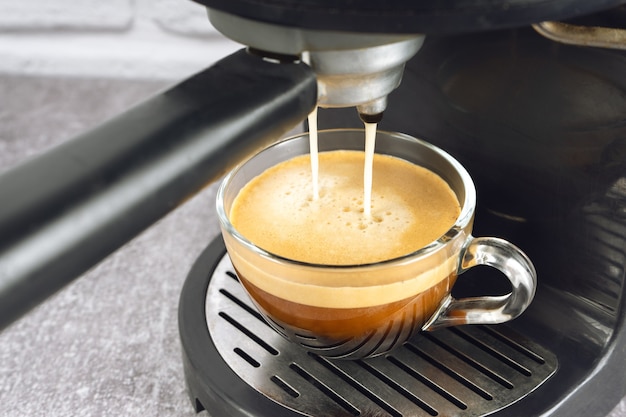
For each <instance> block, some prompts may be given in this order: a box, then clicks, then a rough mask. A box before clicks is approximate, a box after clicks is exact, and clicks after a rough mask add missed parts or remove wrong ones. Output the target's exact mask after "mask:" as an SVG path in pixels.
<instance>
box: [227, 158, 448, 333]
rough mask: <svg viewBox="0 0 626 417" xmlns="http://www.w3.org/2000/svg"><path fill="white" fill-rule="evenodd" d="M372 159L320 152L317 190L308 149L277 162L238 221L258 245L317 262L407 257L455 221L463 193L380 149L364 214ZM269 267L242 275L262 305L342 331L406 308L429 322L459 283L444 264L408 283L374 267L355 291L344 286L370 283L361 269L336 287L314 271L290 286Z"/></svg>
mask: <svg viewBox="0 0 626 417" xmlns="http://www.w3.org/2000/svg"><path fill="white" fill-rule="evenodd" d="M364 160H365V155H364V152H359V151H342V150H338V151H331V152H322V153H320V154H319V197H318V198H314V197H313V195H312V192H311V182H312V180H311V168H310V166H311V165H310V157H309V155H302V156H298V157H295V158H293V159H290V160H288V161H285V162H282V163H280V164H278V165H275V166H273V167H271V168H269V169H267V170H266V171H264V172H263V173H262V174H260V175H259V176H257V177H256V178H254V179H253V180H251V181H250V182H249V183H248V184H246V186H245V187H244V188H243V189H242V190H241V191H240V192H239V194H238V196H237V197H236V199H235V201H234V202H233V205H232V208H231V212H230V220H231V222H232V224H233V226H234V227H235V228H236V229H237V230H238V231H239V232H240V233H241V234H243V235H244V236H246V238H248V239H249V240H250V241H251V242H252V243H253V244H255V245H256V246H258V247H260V248H262V249H264V250H266V251H268V252H270V253H272V254H275V255H278V256H280V257H283V258H287V259H290V260H294V261H300V262H306V263H311V264H319V265H360V264H372V263H376V262H380V261H385V260H388V259H393V258H398V257H402V256H404V255H408V254H410V253H412V252H415V251H416V250H418V249H420V248H422V247H423V246H425V245H427V244H429V243H431V242H433V241H435V240H436V239H438V238H439V237H440V236H442V235H443V234H444V233H445V232H446V231H447V230H448V229H449V228H450V227H451V226H452V225H453V224H454V222H455V220H456V219H457V217H458V215H459V213H460V206H459V202H458V199H457V198H456V196H455V194H454V192H453V191H452V190H451V189H450V186H449V185H448V184H447V183H446V182H445V181H444V180H443V179H441V177H439V176H438V175H437V174H435V173H433V172H432V171H430V170H428V169H426V168H423V167H420V166H417V165H415V164H412V163H410V162H407V161H405V160H402V159H399V158H396V157H393V156H388V155H380V154H376V155H375V156H374V167H373V172H374V180H373V184H372V203H371V214H370V215H369V216H368V215H366V214H365V210H364V207H363V166H364ZM264 272H265V274H262V275H261V274H258V275H257V274H245V273H242V272H240V274H239V276H240V278H241V280H242V283H243V284H244V286H245V287H246V289H247V290H248V292H249V293H251V294H252V297H253V298H254V299H255V300H256V301H257V303H258V304H259V305H260V307H261V308H262V309H263V310H265V311H267V312H268V313H270V315H271V316H272V317H273V318H274V320H275V321H277V322H278V323H279V324H281V325H282V326H285V327H288V326H292V327H293V328H296V329H315V332H316V333H318V334H319V335H321V336H324V337H328V338H337V339H347V338H354V337H358V336H360V335H364V334H367V333H369V332H374V331H376V330H377V329H379V328H381V327H384V326H385V325H386V324H387V323H388V322H390V321H391V322H393V321H394V320H396V319H401V317H400V316H405V317H404V319H405V320H410V321H422V320H423V319H424V318H428V317H429V316H430V315H431V314H432V313H433V312H434V310H435V309H436V308H437V306H438V304H439V302H440V300H441V298H442V294H444V293H445V292H446V291H448V290H449V288H450V286H451V274H450V271H443V273H441V272H440V271H437V273H431V274H429V275H430V276H420V277H419V278H417V277H413V278H411V279H412V280H413V281H415V282H414V283H413V285H409V284H407V285H404V286H402V289H401V290H400V288H399V287H398V286H396V285H394V284H391V285H385V279H386V277H385V276H384V275H385V274H386V272H385V271H384V270H381V271H380V272H379V274H381V275H383V276H380V277H376V274H373V275H372V276H369V277H368V279H369V280H371V282H370V283H368V286H367V287H366V288H360V291H358V293H354V294H345V286H348V287H350V286H352V287H362V284H363V277H360V276H358V275H355V276H353V277H351V278H350V279H351V280H354V281H355V282H349V281H348V282H340V281H339V280H338V281H337V282H336V284H337V285H340V287H335V286H333V283H332V282H330V283H328V282H324V283H323V284H322V285H321V286H316V284H317V281H318V280H319V279H320V277H318V276H317V274H311V276H309V277H306V276H304V277H302V278H301V285H297V286H296V285H292V286H290V287H289V290H288V291H286V288H285V286H284V283H283V282H282V280H281V279H276V277H275V276H273V275H272V272H271V270H268V271H264ZM324 278H326V277H324ZM324 281H327V280H326V279H324ZM344 281H345V280H344ZM329 284H330V285H329ZM312 292H314V293H315V294H316V295H315V297H311V294H312ZM395 316H398V317H397V318H396V317H395Z"/></svg>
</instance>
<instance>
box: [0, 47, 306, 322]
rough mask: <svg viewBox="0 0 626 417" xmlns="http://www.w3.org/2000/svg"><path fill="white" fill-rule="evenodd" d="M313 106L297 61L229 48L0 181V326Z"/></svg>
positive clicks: (272, 138) (277, 134)
mask: <svg viewBox="0 0 626 417" xmlns="http://www.w3.org/2000/svg"><path fill="white" fill-rule="evenodd" d="M316 102H317V82H316V79H315V76H314V74H313V72H312V71H311V70H310V68H309V67H308V66H306V65H305V64H303V63H301V62H298V61H292V62H282V63H277V62H270V61H268V60H266V59H263V58H261V57H259V56H257V55H253V54H250V53H248V52H247V51H245V50H241V51H239V52H236V53H234V54H232V55H230V56H228V57H226V58H224V59H223V60H221V61H219V62H218V63H216V64H215V65H214V66H212V67H210V68H209V69H207V70H205V71H203V72H201V73H199V74H197V75H195V76H192V77H191V78H189V79H187V80H185V81H183V82H181V83H180V84H178V85H176V86H174V87H173V88H171V89H169V90H167V91H165V92H163V93H160V94H158V95H156V96H155V97H153V98H151V99H149V100H147V101H145V102H144V103H142V104H140V105H138V106H137V107H135V108H133V109H131V110H130V111H128V112H126V113H124V114H122V115H120V116H118V117H116V118H114V119H112V120H110V121H108V122H106V123H104V124H103V125H101V126H99V127H97V128H96V129H94V130H92V131H90V132H87V133H85V134H83V135H81V136H79V137H77V138H75V139H73V140H71V141H69V142H67V143H65V144H63V145H61V146H59V147H57V148H56V149H54V150H52V151H50V152H48V153H46V154H44V155H42V156H40V157H38V158H35V159H33V160H31V161H28V162H26V163H24V164H23V165H21V166H18V167H17V168H15V169H13V170H10V171H8V172H6V173H5V174H3V175H2V176H0V330H1V329H3V328H4V327H6V326H7V325H8V324H9V323H11V322H13V321H14V320H15V319H17V318H18V317H20V316H21V315H23V314H24V313H25V312H26V311H28V310H29V309H30V308H32V307H33V306H35V305H37V304H38V303H40V302H42V301H43V300H44V299H45V298H46V297H47V296H49V295H51V294H52V293H54V292H56V291H57V290H59V289H60V288H62V287H63V286H64V285H65V284H67V283H69V282H70V281H72V280H73V279H75V278H76V277H78V276H80V275H81V274H82V273H83V272H85V271H86V270H88V269H89V268H90V267H92V266H93V265H95V264H96V263H98V262H99V261H101V260H102V259H104V258H105V257H106V256H108V255H109V254H110V253H112V252H113V251H115V250H116V249H117V248H119V247H120V246H122V245H123V244H124V243H126V242H127V241H129V240H130V239H132V238H133V237H134V236H136V235H137V234H138V233H140V232H141V231H143V230H144V229H146V228H147V227H148V226H150V225H151V224H153V223H154V222H156V221H157V220H158V219H160V218H161V217H163V216H164V215H165V214H167V213H168V212H170V211H171V210H172V209H174V208H176V207H177V206H178V205H180V204H181V203H183V202H184V201H185V200H186V199H188V198H189V197H191V196H192V195H194V194H195V193H197V192H198V191H200V190H201V189H202V188H203V187H205V186H206V185H207V184H209V183H211V182H213V181H215V180H216V179H218V178H219V177H220V176H221V175H223V174H224V173H225V172H226V171H228V170H229V169H230V168H231V167H232V166H234V165H235V164H236V163H238V162H239V161H241V160H242V159H244V158H245V157H247V156H248V155H250V154H251V153H253V152H254V151H256V150H258V149H260V148H261V147H263V146H265V145H267V144H268V143H271V142H273V141H275V140H276V139H278V138H279V137H280V136H281V135H282V134H283V133H285V132H286V131H288V130H289V129H291V128H292V127H294V126H295V125H297V123H298V122H299V121H302V120H304V119H305V118H306V116H307V115H308V114H309V113H310V112H311V111H312V110H313V108H314V107H315V105H316Z"/></svg>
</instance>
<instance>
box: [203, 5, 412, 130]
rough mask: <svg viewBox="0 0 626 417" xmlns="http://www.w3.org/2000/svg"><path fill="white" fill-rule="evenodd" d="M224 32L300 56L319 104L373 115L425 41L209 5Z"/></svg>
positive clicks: (255, 45) (246, 42)
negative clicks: (262, 17)
mask: <svg viewBox="0 0 626 417" xmlns="http://www.w3.org/2000/svg"><path fill="white" fill-rule="evenodd" d="M208 14H209V20H210V21H211V24H213V26H214V27H215V28H216V29H217V30H218V31H220V32H221V33H222V34H224V35H225V36H227V37H229V38H231V39H233V40H235V41H237V42H240V43H243V44H244V45H248V46H250V47H252V48H254V49H256V50H260V51H269V52H271V53H279V54H287V55H302V56H303V60H304V61H305V62H307V63H308V64H309V65H310V66H311V68H312V69H313V72H314V73H315V75H316V77H317V87H318V106H320V107H324V108H340V107H356V108H357V111H358V112H359V114H360V115H361V118H367V119H371V118H374V119H376V116H377V115H381V114H382V112H383V111H384V110H385V108H386V107H387V95H388V94H389V93H391V92H392V91H393V90H394V89H395V88H396V87H398V85H399V84H400V81H401V80H402V74H403V72H404V64H405V63H406V62H407V61H408V60H409V59H410V58H411V57H413V55H415V54H416V53H417V51H418V50H419V49H420V47H421V46H422V44H423V42H424V35H421V34H386V33H355V32H342V31H329V30H316V29H306V28H299V27H291V26H282V25H277V24H272V23H267V22H262V21H257V20H252V19H247V18H244V17H241V16H236V15H234V14H230V13H226V12H223V11H219V10H214V9H208Z"/></svg>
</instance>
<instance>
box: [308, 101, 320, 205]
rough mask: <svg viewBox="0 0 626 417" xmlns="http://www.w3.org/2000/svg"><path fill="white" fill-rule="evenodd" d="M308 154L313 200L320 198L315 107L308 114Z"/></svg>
mask: <svg viewBox="0 0 626 417" xmlns="http://www.w3.org/2000/svg"><path fill="white" fill-rule="evenodd" d="M309 148H310V150H309V153H310V154H311V177H312V179H313V181H312V182H313V200H318V199H319V198H320V187H319V171H320V163H319V156H318V153H319V152H318V149H317V107H316V108H315V109H314V110H313V111H312V112H311V114H309Z"/></svg>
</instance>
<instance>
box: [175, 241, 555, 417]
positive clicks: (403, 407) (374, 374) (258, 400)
mask: <svg viewBox="0 0 626 417" xmlns="http://www.w3.org/2000/svg"><path fill="white" fill-rule="evenodd" d="M200 263H201V262H198V264H200ZM212 265H214V268H212V273H210V276H208V277H206V278H205V279H207V278H208V280H209V283H208V289H207V290H206V293H205V294H206V299H205V303H204V306H203V307H204V308H205V317H206V321H205V322H204V324H205V326H208V338H207V339H206V342H204V343H205V344H206V345H210V346H200V345H199V344H200V343H203V342H198V341H196V340H195V338H194V341H193V342H189V340H186V339H187V336H186V335H187V334H188V333H189V332H188V331H187V330H186V329H185V328H184V327H185V324H184V323H183V321H185V314H182V312H181V316H180V320H181V323H179V324H180V325H181V339H182V341H183V346H184V348H185V351H186V353H187V355H186V356H185V358H184V359H185V371H186V377H187V385H188V388H189V391H190V396H191V397H192V400H193V401H194V402H195V404H196V409H197V411H199V410H201V409H203V408H206V409H207V410H209V411H210V412H219V413H220V414H216V415H224V414H227V415H261V414H263V413H260V412H259V407H261V408H260V409H261V410H266V409H267V410H269V411H268V413H267V414H263V415H268V416H269V415H272V416H275V415H284V416H296V415H307V416H334V417H338V416H386V415H390V416H438V415H439V416H451V415H454V416H484V415H488V414H492V413H494V412H496V411H498V410H500V409H502V408H504V407H507V406H508V405H511V404H513V403H514V402H516V401H518V400H520V399H521V398H523V397H524V396H526V395H528V394H529V393H530V392H532V391H533V390H534V389H536V388H537V387H539V386H540V385H541V384H542V383H543V382H544V381H546V380H547V379H548V378H549V377H550V376H551V375H552V374H554V372H555V371H556V369H557V360H556V357H555V356H554V355H553V354H552V353H551V352H549V351H547V350H546V349H544V348H542V347H541V346H539V345H537V344H536V343H534V342H532V341H530V340H528V339H527V338H525V337H523V336H521V335H519V334H516V333H514V332H513V331H512V330H511V329H509V328H507V327H506V326H505V325H498V326H463V327H455V328H448V329H442V330H438V331H435V332H431V333H420V334H418V335H417V336H415V337H414V338H413V339H411V340H409V341H408V342H407V343H405V344H404V345H403V346H402V347H400V348H397V349H396V350H394V351H393V352H392V353H391V354H387V355H383V356H380V357H376V358H373V359H367V360H359V361H348V360H328V359H325V358H322V357H319V356H317V355H315V354H311V353H308V352H306V351H304V350H302V349H300V348H299V347H297V346H295V345H293V344H291V343H290V342H288V341H286V340H284V339H283V338H282V337H281V336H280V335H279V334H277V333H276V332H275V331H274V330H272V329H271V328H270V327H269V326H268V325H267V324H266V323H265V322H264V321H263V319H262V317H261V316H260V314H259V313H258V312H257V310H256V308H255V307H254V305H253V304H252V303H251V301H250V300H249V298H248V296H247V295H246V293H245V292H244V290H243V288H242V287H241V285H240V284H239V282H238V280H237V277H236V275H235V273H234V272H233V271H234V269H233V267H232V265H231V264H230V260H229V259H228V256H225V255H223V252H222V255H221V258H219V259H218V260H216V261H214V262H213V264H212ZM195 269H197V268H195ZM198 273H199V272H198V271H196V272H195V274H196V275H197V274H198ZM193 274H194V271H192V273H191V275H193ZM190 278H191V277H190ZM186 287H191V286H190V285H187V284H186ZM204 288H206V286H205V287H204ZM185 291H186V292H188V293H189V292H190V291H196V292H197V289H195V290H194V289H193V288H186V289H184V290H183V292H185ZM192 295H193V296H194V297H197V295H196V294H192ZM184 299H185V297H184V294H183V298H182V300H181V307H182V302H183V301H184ZM186 321H187V322H190V321H191V320H189V319H187V320H186ZM205 331H206V329H205ZM192 333H195V335H196V336H197V335H198V333H199V332H198V331H197V330H196V331H193V332H192ZM190 337H194V336H190ZM191 345H195V346H196V347H194V346H191ZM212 349H215V350H216V351H217V352H218V353H217V354H216V353H215V352H213V351H212ZM190 351H191V352H190ZM195 352H201V353H199V354H198V353H195ZM189 353H191V355H189ZM199 355H200V356H202V355H204V356H205V357H204V358H202V357H198V356H199ZM188 356H189V357H188ZM209 356H210V357H209ZM215 356H218V358H216V357H215ZM203 367H204V369H206V371H204V373H206V374H207V375H204V376H203V375H197V373H202V372H203V371H202V368H203ZM219 373H222V374H224V375H223V376H221V375H218V374H219ZM229 375H230V377H229ZM235 375H236V376H235ZM207 381H208V382H207ZM203 391H214V392H203ZM229 391H232V392H229ZM268 400H269V401H268ZM216 402H217V403H220V404H216ZM221 402H224V404H221ZM229 402H230V403H231V406H228V407H227V405H226V404H227V403H229ZM263 402H265V403H266V405H265V406H262V404H263ZM267 403H273V404H271V405H267ZM247 404H250V406H249V407H248V405H247ZM259 404H261V406H259ZM247 407H248V408H250V409H247Z"/></svg>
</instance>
